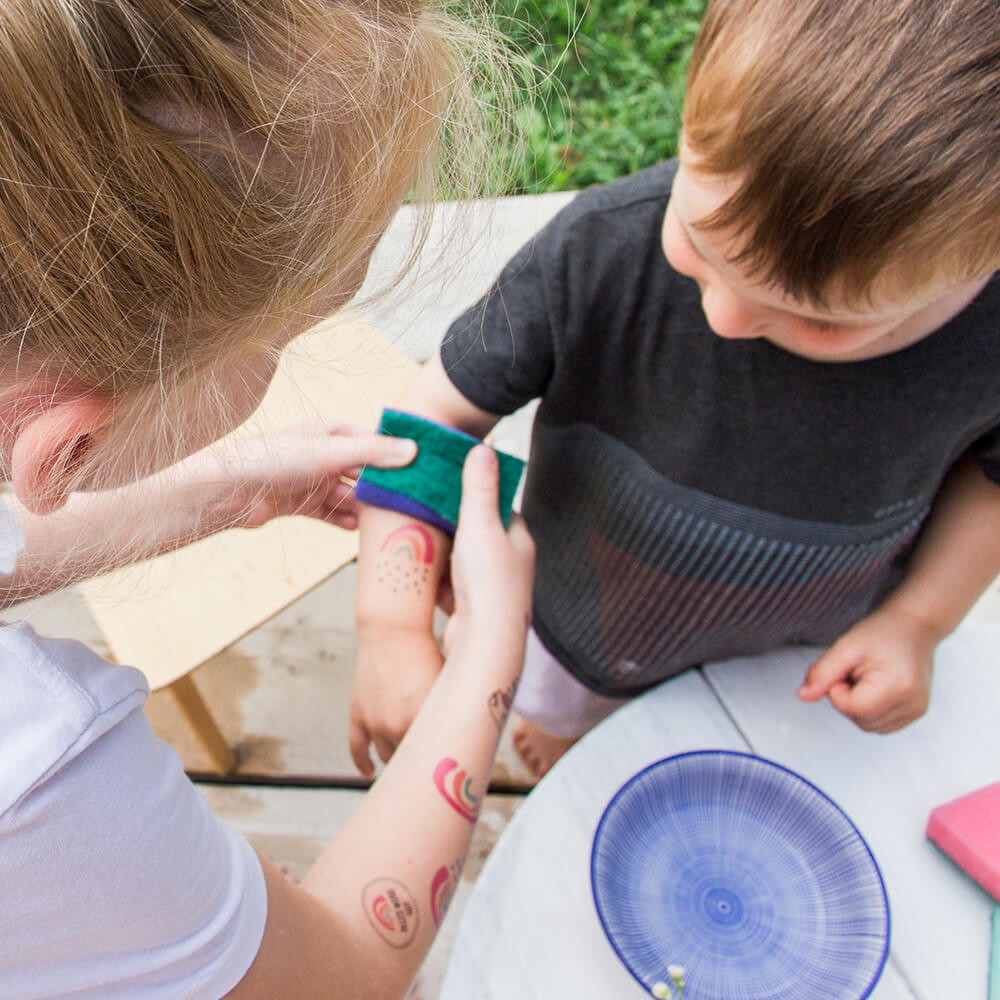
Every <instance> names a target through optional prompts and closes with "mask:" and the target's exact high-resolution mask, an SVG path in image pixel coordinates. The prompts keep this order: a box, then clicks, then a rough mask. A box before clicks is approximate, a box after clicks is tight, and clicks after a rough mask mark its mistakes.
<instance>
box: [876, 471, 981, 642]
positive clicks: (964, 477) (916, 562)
mask: <svg viewBox="0 0 1000 1000" xmlns="http://www.w3.org/2000/svg"><path fill="white" fill-rule="evenodd" d="M998 575H1000V486H997V485H996V484H995V483H993V482H991V481H990V480H989V479H988V478H987V477H986V476H985V474H984V473H983V472H982V470H981V469H980V468H979V466H978V465H977V464H976V463H975V462H973V461H971V460H968V459H966V460H963V461H962V462H960V463H959V464H958V465H956V466H955V467H954V468H953V469H952V471H951V473H950V474H949V475H948V477H947V479H946V480H945V484H944V486H943V488H942V490H941V492H940V494H939V495H938V498H937V500H936V501H935V504H934V507H933V509H932V511H931V514H930V516H929V518H928V520H927V524H926V525H925V527H924V530H923V534H922V535H921V538H920V541H919V543H918V544H917V547H916V549H915V550H914V553H913V555H912V557H911V559H910V564H909V567H908V569H907V572H906V575H905V577H904V578H903V580H902V582H901V583H900V584H899V586H898V587H897V588H896V589H895V590H894V591H893V592H892V594H890V596H889V598H888V599H887V600H886V602H885V604H884V605H883V607H884V608H886V609H889V610H899V611H901V612H903V613H905V614H908V615H910V616H911V617H913V618H916V619H917V620H919V621H921V622H922V623H924V624H925V626H926V627H927V628H929V629H930V631H931V632H932V633H933V634H934V635H936V636H937V637H938V638H939V639H940V638H944V636H946V635H948V634H949V633H950V632H952V631H953V630H954V629H955V628H956V626H957V625H958V624H959V622H961V620H962V619H963V618H964V617H965V615H966V614H967V613H968V612H969V610H970V608H971V607H972V606H973V604H975V602H976V600H977V599H978V598H979V597H980V595H981V594H982V593H983V592H984V591H985V590H986V588H987V587H988V586H989V585H990V583H992V582H993V580H995V579H996V577H997V576H998Z"/></svg>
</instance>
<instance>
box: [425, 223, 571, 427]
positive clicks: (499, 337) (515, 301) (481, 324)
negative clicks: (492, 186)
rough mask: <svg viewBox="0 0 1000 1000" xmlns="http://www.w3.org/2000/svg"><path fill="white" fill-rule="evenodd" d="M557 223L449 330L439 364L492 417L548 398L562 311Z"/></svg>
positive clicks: (524, 250)
mask: <svg viewBox="0 0 1000 1000" xmlns="http://www.w3.org/2000/svg"><path fill="white" fill-rule="evenodd" d="M560 232H561V226H560V216H558V215H557V216H556V218H555V220H553V222H551V223H549V225H548V226H546V227H545V228H544V229H543V230H542V231H541V232H539V233H538V234H537V235H536V236H535V237H533V238H532V239H531V240H529V241H528V242H527V243H526V244H525V245H524V246H523V247H522V248H521V249H520V250H519V251H518V252H517V253H516V254H515V255H514V257H513V258H511V260H510V261H509V262H508V263H507V265H506V266H505V267H504V269H503V270H502V271H501V273H500V276H499V277H498V278H497V280H496V281H495V282H494V283H493V285H492V286H491V287H490V289H489V291H488V292H487V293H486V294H485V295H484V296H483V297H482V298H481V299H480V300H479V301H478V302H476V303H475V305H473V306H472V307H471V308H470V309H468V310H467V311H466V312H465V313H463V314H462V315H461V316H460V317H459V318H458V319H457V320H455V322H454V323H452V325H451V326H450V327H449V329H448V332H447V334H445V337H444V340H443V341H442V343H441V362H442V364H443V366H444V370H445V371H446V372H447V373H448V377H449V378H450V379H451V381H452V383H453V384H454V385H455V388H457V389H458V391H459V392H461V393H462V395H463V396H465V397H466V399H468V400H469V401H470V402H471V403H473V404H474V405H476V406H478V407H480V408H481V409H483V410H487V411H488V412H490V413H498V414H507V413H512V412H513V411H514V410H516V409H518V408H519V407H521V406H523V405H524V404H525V403H528V402H530V401H531V400H532V399H536V398H537V397H539V396H541V395H543V394H544V392H545V389H546V386H547V385H548V384H549V380H550V379H551V377H552V372H553V366H554V351H555V347H554V344H555V340H556V338H557V337H558V328H559V325H560V322H561V317H562V316H563V315H564V312H565V310H564V309H563V307H562V302H563V299H564V295H565V293H564V289H563V276H562V273H561V267H560V262H559V257H560V252H559V234H560Z"/></svg>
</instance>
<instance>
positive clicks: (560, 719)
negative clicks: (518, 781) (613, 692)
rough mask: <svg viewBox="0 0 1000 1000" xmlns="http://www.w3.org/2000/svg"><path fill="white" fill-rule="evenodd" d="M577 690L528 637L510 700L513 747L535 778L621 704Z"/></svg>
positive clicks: (580, 687) (558, 665) (585, 689)
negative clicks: (515, 719)
mask: <svg viewBox="0 0 1000 1000" xmlns="http://www.w3.org/2000/svg"><path fill="white" fill-rule="evenodd" d="M627 700H628V699H627V698H606V697H604V696H603V695H599V694H595V693H594V692H593V691H591V690H590V688H588V687H586V686H585V685H583V684H581V683H580V682H579V681H578V680H577V679H576V678H575V677H574V676H573V675H572V674H570V673H569V671H568V670H566V668H565V667H564V666H563V665H562V664H561V663H560V662H559V661H558V660H557V659H556V658H555V657H554V656H553V655H552V654H551V653H550V652H549V651H548V650H547V649H546V648H545V646H543V645H542V641H541V640H540V639H539V638H538V636H537V635H536V634H535V630H534V629H531V630H530V631H529V632H528V644H527V648H526V649H525V654H524V671H523V673H522V674H521V683H520V684H519V686H518V689H517V694H516V696H515V697H514V706H513V710H514V712H516V713H517V715H518V716H520V719H521V721H520V722H518V724H517V727H516V728H515V730H514V747H515V749H516V750H517V752H518V754H519V755H520V757H521V759H522V760H523V761H524V763H525V764H526V765H527V766H528V768H529V770H530V771H531V773H532V774H533V775H534V776H535V777H536V778H540V777H542V775H543V774H545V773H546V772H547V771H548V770H549V769H550V768H551V767H552V765H553V764H555V762H556V761H557V760H558V759H559V758H560V757H561V756H562V755H563V754H564V753H565V752H566V751H567V750H568V749H569V748H570V747H571V746H572V745H573V744H574V743H575V742H576V741H577V740H578V739H579V738H580V737H581V736H582V735H583V734H584V733H586V732H587V731H588V730H590V729H592V728H593V727H594V726H596V725H597V723H598V722H600V721H601V720H602V719H604V718H606V717H607V716H609V715H610V714H611V713H612V712H613V711H614V710H615V709H616V708H620V707H621V706H622V705H624V704H625V702H626V701H627Z"/></svg>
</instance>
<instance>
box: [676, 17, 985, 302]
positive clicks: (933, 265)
mask: <svg viewBox="0 0 1000 1000" xmlns="http://www.w3.org/2000/svg"><path fill="white" fill-rule="evenodd" d="M684 143H685V146H686V149H687V151H688V152H689V154H690V157H691V160H690V165H691V166H693V167H695V168H696V169H699V170H703V171H705V172H707V173H709V174H712V175H719V176H731V177H735V178H737V179H738V182H739V186H738V188H737V190H736V191H735V192H734V194H733V195H732V196H731V197H730V198H729V199H728V200H727V201H726V202H725V204H723V205H722V206H721V208H720V209H719V210H718V211H716V212H715V213H713V214H712V215H711V216H709V217H708V218H706V219H703V220H700V222H699V223H698V224H699V225H700V226H701V227H703V228H706V229H711V230H716V231H718V230H728V231H732V232H734V233H736V234H738V236H739V243H740V245H741V250H740V252H739V254H738V256H737V257H736V258H735V262H736V263H738V264H740V266H742V267H745V268H746V269H747V270H748V273H749V274H751V275H752V276H754V277H755V278H757V279H759V280H762V281H765V282H767V283H770V284H774V285H776V286H778V287H779V288H781V289H782V290H783V291H785V292H787V293H788V294H790V295H792V296H794V297H795V298H797V299H799V300H802V301H806V302H812V303H814V304H817V305H820V306H823V305H826V304H827V303H828V300H829V298H830V297H831V295H833V296H835V297H836V298H837V299H838V300H839V301H842V302H846V303H848V304H856V303H859V302H863V301H866V300H867V301H871V300H872V299H873V298H874V297H875V296H879V297H882V296H888V297H890V298H895V299H900V298H902V299H906V298H907V297H909V296H912V295H913V294H914V293H920V292H925V291H930V290H933V289H936V288H938V287H940V286H943V285H956V284H961V283H964V282H968V281H972V280H975V279H977V278H981V277H983V276H985V275H987V274H989V273H991V272H992V271H993V270H995V269H996V268H997V266H998V264H1000V4H998V3H997V0H712V2H711V3H710V4H709V8H708V12H707V14H706V17H705V21H704V23H703V25H702V28H701V31H700V33H699V35H698V38H697V41H696V43H695V48H694V54H693V57H692V61H691V66H690V70H689V74H688V89H687V96H686V102H685V108H684Z"/></svg>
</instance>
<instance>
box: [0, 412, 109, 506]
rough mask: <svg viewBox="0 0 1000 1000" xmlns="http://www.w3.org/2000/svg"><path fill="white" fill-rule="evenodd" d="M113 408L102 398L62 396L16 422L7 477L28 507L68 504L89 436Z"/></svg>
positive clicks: (88, 445) (104, 423) (90, 441)
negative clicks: (8, 476)
mask: <svg viewBox="0 0 1000 1000" xmlns="http://www.w3.org/2000/svg"><path fill="white" fill-rule="evenodd" d="M112 412H113V406H112V403H111V400H110V399H108V398H106V397H104V396H100V395H94V394H86V395H70V396H61V397H58V398H55V399H51V400H47V401H45V402H44V403H43V404H42V405H41V406H38V407H36V408H33V409H32V412H30V413H29V414H26V415H24V416H23V417H22V419H21V420H20V421H18V422H17V423H16V425H15V427H14V428H13V429H14V442H13V447H12V448H11V453H10V478H11V482H12V483H13V485H14V492H15V493H16V494H17V497H18V499H19V500H20V501H21V503H23V504H24V506H25V507H27V508H28V510H30V511H32V512H34V513H35V514H49V513H51V512H52V511H54V510H58V509H59V508H60V507H62V506H63V504H65V503H66V501H67V499H69V494H70V493H71V492H72V490H73V489H74V482H75V475H74V474H75V473H76V472H77V471H78V470H79V468H80V466H81V464H82V463H83V460H84V459H85V457H86V455H87V451H88V450H89V449H90V448H91V447H92V445H93V440H94V438H93V435H94V434H95V432H97V431H99V430H100V429H101V428H102V427H104V426H105V425H107V424H108V422H109V421H110V420H111V416H112Z"/></svg>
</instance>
